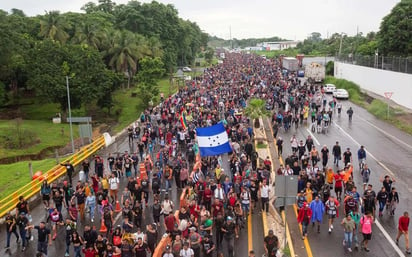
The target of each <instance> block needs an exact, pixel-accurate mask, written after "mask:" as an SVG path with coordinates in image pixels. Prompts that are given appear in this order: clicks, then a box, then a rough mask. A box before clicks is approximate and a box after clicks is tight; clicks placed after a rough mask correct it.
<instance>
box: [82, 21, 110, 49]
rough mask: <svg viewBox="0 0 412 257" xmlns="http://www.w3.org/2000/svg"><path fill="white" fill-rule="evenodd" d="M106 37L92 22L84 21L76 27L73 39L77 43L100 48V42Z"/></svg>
mask: <svg viewBox="0 0 412 257" xmlns="http://www.w3.org/2000/svg"><path fill="white" fill-rule="evenodd" d="M105 38H106V33H105V32H104V31H103V30H100V29H99V28H98V26H97V25H96V24H94V23H92V22H88V21H85V22H83V23H81V24H80V25H79V26H77V27H76V33H75V35H74V41H75V42H76V43H78V44H87V45H89V46H91V47H94V48H96V49H100V47H101V42H102V41H103V40H104V39H105Z"/></svg>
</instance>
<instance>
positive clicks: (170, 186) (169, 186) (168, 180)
mask: <svg viewBox="0 0 412 257" xmlns="http://www.w3.org/2000/svg"><path fill="white" fill-rule="evenodd" d="M165 184H166V185H165V189H166V192H167V191H169V189H171V188H172V180H171V179H165Z"/></svg>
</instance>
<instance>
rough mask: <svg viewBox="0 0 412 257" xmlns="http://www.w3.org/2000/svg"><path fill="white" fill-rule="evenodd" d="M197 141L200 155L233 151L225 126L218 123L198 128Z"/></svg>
mask: <svg viewBox="0 0 412 257" xmlns="http://www.w3.org/2000/svg"><path fill="white" fill-rule="evenodd" d="M196 135H197V143H198V146H199V150H200V156H202V157H204V156H213V155H220V154H224V153H228V152H231V151H232V148H231V147H230V144H229V139H228V137H227V133H226V130H225V127H224V126H223V124H222V123H218V124H216V125H214V126H211V127H206V128H197V129H196Z"/></svg>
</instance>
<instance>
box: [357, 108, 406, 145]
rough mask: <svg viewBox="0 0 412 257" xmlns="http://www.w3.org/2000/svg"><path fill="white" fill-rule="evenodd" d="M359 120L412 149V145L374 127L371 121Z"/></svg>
mask: <svg viewBox="0 0 412 257" xmlns="http://www.w3.org/2000/svg"><path fill="white" fill-rule="evenodd" d="M358 118H359V119H361V120H363V121H364V122H366V123H368V124H369V125H371V126H372V127H374V128H375V129H377V130H379V131H380V132H382V133H383V134H385V135H386V136H388V137H390V138H393V139H394V140H396V141H398V142H399V143H401V144H403V145H404V146H406V147H408V148H410V149H412V145H409V144H407V143H405V142H404V141H402V140H400V139H399V138H397V137H395V136H394V135H391V134H389V133H388V132H386V131H385V130H383V129H381V128H379V127H378V126H376V125H374V124H373V123H372V122H370V121H368V120H365V119H364V118H362V117H359V116H358Z"/></svg>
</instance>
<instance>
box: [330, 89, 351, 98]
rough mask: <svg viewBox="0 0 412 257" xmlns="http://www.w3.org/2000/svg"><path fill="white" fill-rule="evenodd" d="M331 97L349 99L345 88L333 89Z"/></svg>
mask: <svg viewBox="0 0 412 257" xmlns="http://www.w3.org/2000/svg"><path fill="white" fill-rule="evenodd" d="M333 97H336V98H337V99H349V93H348V91H346V89H343V88H339V89H336V90H335V91H333Z"/></svg>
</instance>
